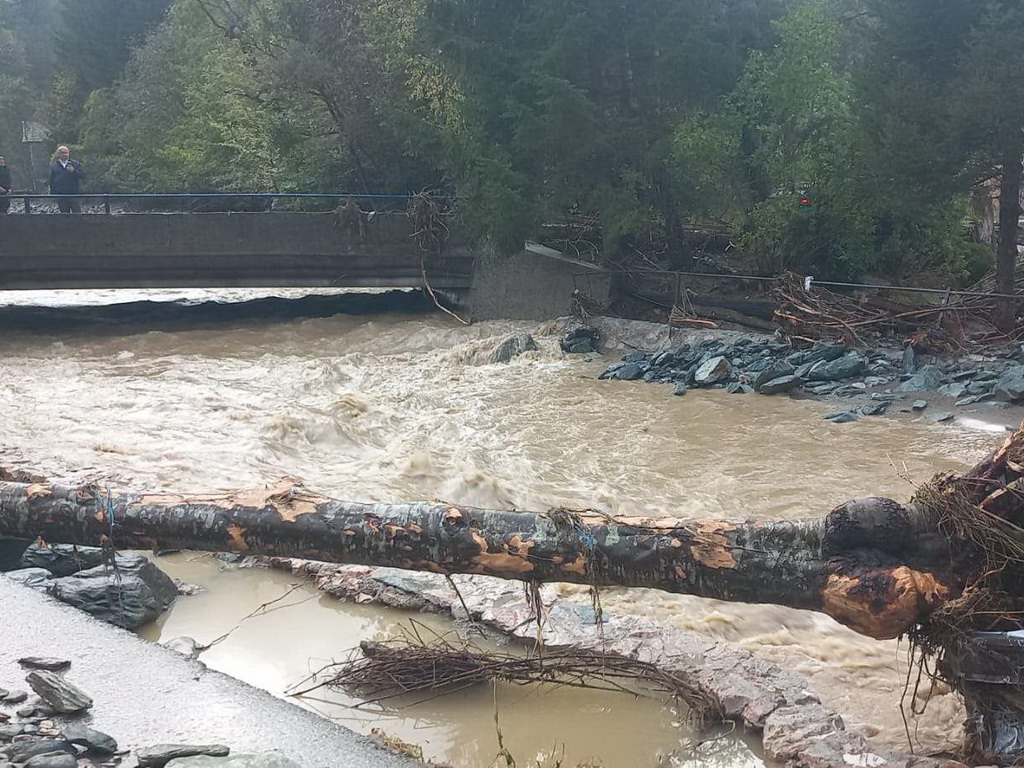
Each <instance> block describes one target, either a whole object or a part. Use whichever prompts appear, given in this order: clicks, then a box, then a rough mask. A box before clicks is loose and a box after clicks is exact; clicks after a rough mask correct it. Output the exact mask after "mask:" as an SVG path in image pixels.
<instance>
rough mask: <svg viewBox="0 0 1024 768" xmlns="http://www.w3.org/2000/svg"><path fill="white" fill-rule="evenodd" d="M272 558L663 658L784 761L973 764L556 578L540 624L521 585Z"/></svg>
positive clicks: (475, 618)
mask: <svg viewBox="0 0 1024 768" xmlns="http://www.w3.org/2000/svg"><path fill="white" fill-rule="evenodd" d="M267 562H269V564H270V565H271V566H272V567H276V568H281V569H285V570H288V571H290V572H293V573H296V574H299V575H302V576H304V577H306V578H310V579H314V580H315V581H316V583H317V585H318V586H319V588H320V589H321V590H322V591H324V592H326V593H327V594H330V595H332V596H334V597H337V598H340V599H345V600H355V601H357V602H359V603H363V604H366V603H374V604H378V605H387V606H392V607H400V608H403V609H407V610H421V611H430V612H442V613H450V614H451V615H452V616H453V617H454V618H455V619H456V620H457V622H459V623H460V626H461V628H462V630H463V632H464V634H466V636H467V637H469V638H472V637H473V636H474V631H473V630H476V629H483V630H484V631H487V632H492V633H497V634H498V635H499V636H502V637H510V638H513V639H515V640H518V641H521V642H523V643H526V644H530V645H533V644H535V643H536V642H537V639H538V637H539V636H542V637H543V641H544V647H545V648H546V649H548V650H550V651H557V650H582V651H587V650H594V651H599V652H602V653H611V654H620V655H622V656H625V657H627V658H631V659H635V660H638V661H641V662H648V663H651V664H655V665H657V667H658V668H659V669H660V670H662V671H664V672H666V673H669V674H672V675H673V676H675V677H676V678H677V679H679V680H683V681H685V682H686V684H687V685H688V686H689V687H690V688H691V689H692V690H695V691H700V692H701V695H702V696H704V697H706V699H707V700H708V701H709V702H710V703H711V705H712V708H713V709H714V710H716V711H718V712H719V713H720V714H721V716H722V717H723V718H725V719H726V720H729V721H732V722H735V723H737V724H739V725H741V726H742V727H743V728H744V729H745V730H748V731H751V732H753V733H757V734H760V735H761V740H762V744H763V747H764V753H765V756H766V757H767V758H768V759H770V760H773V761H778V762H779V763H782V764H786V765H801V766H815V767H816V768H849V766H851V765H853V766H857V765H860V766H883V765H891V766H908V767H909V766H913V767H914V768H963V766H962V764H961V763H958V762H956V761H953V760H946V759H933V758H926V757H910V756H906V755H899V754H896V753H893V752H891V751H889V750H885V749H883V748H879V747H877V746H875V745H872V744H871V743H870V741H869V740H868V739H866V738H865V737H864V736H862V735H861V734H859V733H856V732H854V731H850V730H847V728H846V726H845V724H844V723H843V719H842V717H841V716H840V715H839V714H837V713H836V712H834V711H832V710H831V709H829V708H828V707H827V706H825V705H824V704H823V703H822V701H821V700H820V699H819V698H818V697H817V696H815V695H814V694H813V693H811V692H810V691H809V690H808V686H807V682H806V680H804V679H803V678H802V677H801V676H800V675H798V674H796V673H794V672H791V671H787V670H784V669H782V668H780V667H778V666H776V665H775V664H772V663H770V662H768V661H765V660H764V659H760V658H758V657H756V656H754V655H753V654H751V653H750V652H748V651H746V650H743V649H741V648H739V647H738V646H735V645H732V644H730V643H722V642H716V641H715V640H712V639H709V638H706V637H702V636H700V635H697V634H695V633H692V632H685V631H681V630H678V629H675V628H670V627H666V626H664V625H661V624H658V623H657V622H654V621H651V620H648V619H644V618H639V617H636V616H626V615H619V614H615V613H609V612H607V611H602V612H598V611H596V610H594V609H593V608H592V607H591V606H584V605H580V604H579V603H573V602H570V601H568V600H563V599H559V597H558V595H557V592H556V588H555V587H554V586H552V585H547V586H543V587H541V597H542V600H543V603H544V606H545V607H544V615H543V618H542V619H541V620H540V622H538V618H537V615H536V611H535V608H534V606H533V605H532V604H531V602H530V598H529V597H528V596H527V595H525V594H524V591H523V589H522V586H521V585H519V584H515V583H510V582H499V581H496V580H494V579H489V578H486V577H480V576H471V575H468V576H467V575H458V576H454V577H452V580H451V581H449V580H447V579H445V577H443V576H439V575H437V574H429V573H410V572H405V571H397V570H394V569H390V568H367V567H363V566H339V565H331V564H326V563H314V562H310V561H305V560H294V559H289V558H270V559H269V561H267ZM697 757H699V752H698V754H697Z"/></svg>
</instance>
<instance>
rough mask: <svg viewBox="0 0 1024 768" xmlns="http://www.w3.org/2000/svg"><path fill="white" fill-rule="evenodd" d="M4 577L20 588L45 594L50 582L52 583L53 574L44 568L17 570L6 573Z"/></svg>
mask: <svg viewBox="0 0 1024 768" xmlns="http://www.w3.org/2000/svg"><path fill="white" fill-rule="evenodd" d="M4 576H6V577H7V578H8V579H10V580H11V581H16V582H18V583H19V584H21V585H22V586H25V587H28V588H29V589H35V590H38V591H40V592H45V591H46V590H47V589H48V588H49V586H50V582H52V581H53V574H52V573H50V572H49V571H48V570H46V569H45V568H19V569H18V570H16V571H8V572H7V573H5V574H4Z"/></svg>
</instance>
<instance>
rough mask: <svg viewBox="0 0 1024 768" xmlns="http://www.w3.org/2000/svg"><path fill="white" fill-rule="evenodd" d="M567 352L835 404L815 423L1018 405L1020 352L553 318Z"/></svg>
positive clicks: (660, 375) (991, 415) (684, 385)
mask: <svg viewBox="0 0 1024 768" xmlns="http://www.w3.org/2000/svg"><path fill="white" fill-rule="evenodd" d="M562 329H563V330H562V338H561V347H562V349H563V351H565V352H566V353H567V354H593V353H595V352H603V353H605V354H617V355H621V359H620V360H619V361H618V362H615V363H612V364H611V365H609V366H608V367H607V368H606V369H605V371H604V372H603V373H602V374H601V376H600V378H601V379H604V380H612V381H642V382H647V383H653V384H663V385H671V390H669V391H670V392H671V394H672V395H673V396H676V397H679V396H683V395H685V394H686V393H687V392H688V391H690V390H692V389H719V390H724V391H726V392H729V393H733V394H741V395H753V394H758V395H765V396H777V395H790V396H793V397H814V398H820V399H828V400H835V401H836V409H835V410H834V411H833V412H831V413H829V414H827V415H825V417H824V418H826V419H828V420H830V421H833V422H836V423H845V422H854V421H858V420H860V419H861V418H863V417H866V416H881V415H885V414H901V413H902V414H919V415H921V416H923V417H924V418H927V419H930V420H932V421H935V422H943V423H949V422H953V421H955V420H957V419H961V418H963V417H965V416H968V415H970V416H972V417H973V418H975V419H977V420H979V421H982V422H986V423H991V424H1003V425H1006V426H1011V425H1013V424H1015V423H1019V421H1020V412H1021V411H1020V409H1019V408H1015V406H1017V405H1019V404H1020V403H1022V402H1024V348H1022V347H1021V346H1019V345H1014V346H1006V347H1003V348H999V349H993V350H991V351H990V352H988V353H986V354H965V355H960V356H956V355H935V354H929V353H926V352H924V351H922V350H919V349H915V348H914V346H912V345H907V346H906V347H904V348H902V349H897V348H884V347H879V348H871V349H851V348H849V347H845V346H843V345H841V344H836V343H833V342H819V343H816V344H813V345H808V346H806V347H803V348H795V347H794V346H793V345H791V344H790V343H788V342H785V341H781V340H779V339H777V338H775V337H773V336H769V335H758V334H752V333H740V332H730V331H696V330H679V329H670V328H667V327H666V326H664V325H655V324H651V323H642V322H638V321H628V320H619V319H615V318H595V319H594V321H593V322H591V323H590V324H586V325H584V324H580V323H577V322H574V321H571V320H567V321H562Z"/></svg>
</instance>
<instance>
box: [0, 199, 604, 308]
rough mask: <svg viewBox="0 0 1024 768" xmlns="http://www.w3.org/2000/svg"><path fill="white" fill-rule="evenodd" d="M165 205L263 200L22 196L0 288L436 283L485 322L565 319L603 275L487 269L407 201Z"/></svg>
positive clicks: (551, 257) (558, 266)
mask: <svg viewBox="0 0 1024 768" xmlns="http://www.w3.org/2000/svg"><path fill="white" fill-rule="evenodd" d="M135 197H143V196H135ZM151 197H158V196H155V195H154V196H151ZM159 197H163V198H171V197H179V198H182V199H185V198H187V206H186V207H187V208H189V209H192V208H196V207H213V206H211V200H210V199H209V198H222V199H221V200H220V202H221V207H224V206H225V203H226V201H227V200H231V199H235V198H243V199H245V198H248V199H249V202H250V203H251V202H255V201H256V199H262V201H261V202H262V203H265V204H261V206H253V205H248V206H247V207H249V208H250V210H249V211H243V212H235V211H232V212H181V211H180V209H179V211H177V212H160V213H152V212H150V213H129V212H124V213H118V212H115V210H116V207H117V206H112V205H111V198H110V197H108V196H83V201H84V202H87V203H88V202H91V203H92V208H91V210H92V211H93V212H92V213H83V214H79V215H76V214H57V213H52V214H50V213H43V212H42V211H43V210H45V206H46V205H47V204H49V205H50V206H51V207H53V202H54V199H53V198H46V197H45V196H17V197H15V198H14V200H13V202H15V203H16V205H15V206H14V207H13V210H12V212H11V213H9V214H8V215H6V216H2V215H0V291H4V290H29V289H35V290H57V289H90V288H136V289H137V288H236V287H250V288H251V287H267V288H271V287H272V288H313V287H317V288H323V287H338V288H422V287H424V286H425V285H426V284H429V286H430V288H431V289H432V290H434V291H436V292H438V293H441V294H443V295H444V296H446V297H447V298H448V299H449V300H450V301H453V302H455V303H456V304H458V305H460V306H461V307H462V308H463V309H465V310H466V311H468V312H469V313H470V314H472V315H473V316H474V317H476V318H478V319H480V318H487V317H508V318H530V319H534V318H542V317H552V316H556V315H559V314H564V313H565V312H566V310H567V309H568V304H569V298H570V296H571V294H572V291H573V289H574V287H576V285H577V283H579V282H580V279H581V278H580V276H579V273H580V272H581V270H582V271H583V272H593V271H594V268H593V267H592V266H590V265H585V264H580V263H579V262H573V261H572V260H569V259H565V258H563V257H561V255H560V254H558V253H557V252H555V251H551V250H550V249H546V248H543V247H542V246H530V247H528V248H526V249H524V252H523V253H522V254H520V255H519V256H518V257H513V258H511V259H507V260H504V261H501V262H495V261H493V260H487V261H485V260H480V261H479V262H478V260H477V259H476V258H475V254H474V252H473V249H472V247H471V245H470V243H469V242H468V240H467V239H466V238H464V237H462V236H461V235H460V234H459V232H458V231H457V230H454V231H449V230H448V229H447V227H445V226H441V227H434V228H432V230H431V231H432V232H433V233H436V234H438V235H440V236H441V237H439V238H433V237H430V236H429V235H428V236H424V232H422V231H418V230H417V229H416V228H417V227H421V228H422V224H421V223H417V222H416V221H415V220H414V219H415V217H410V216H409V215H407V214H406V212H405V210H404V207H405V205H406V204H407V203H408V199H407V198H403V199H402V201H401V203H402V206H401V207H402V208H403V210H390V211H389V210H382V211H375V212H372V213H371V212H367V211H359V210H358V208H356V207H355V206H354V205H352V206H350V208H349V210H348V211H346V210H343V209H344V206H342V207H340V208H338V209H336V210H334V211H330V212H321V213H299V212H290V211H280V210H271V207H270V205H269V203H270V200H271V199H273V198H281V197H325V196H314V195H292V196H287V195H273V196H265V195H231V196H228V195H208V196H207V195H178V196H170V195H168V196H159ZM337 197H340V196H337ZM120 200H121V198H115V202H117V201H120ZM197 200H198V201H199V203H201V205H197V204H196V201H197ZM213 202H215V201H213ZM253 207H264V208H266V210H257V211H252V210H251V208H253ZM380 207H386V206H383V205H382V206H380ZM392 207H394V201H392ZM26 209H27V210H28V211H29V212H28V213H26V212H25V211H26ZM87 210H88V209H87ZM586 282H587V286H586V290H587V291H588V292H590V293H595V292H597V293H601V292H602V291H604V292H606V290H607V286H606V281H605V283H602V282H601V281H600V280H599V281H598V283H599V285H594V284H592V281H589V280H588V281H586Z"/></svg>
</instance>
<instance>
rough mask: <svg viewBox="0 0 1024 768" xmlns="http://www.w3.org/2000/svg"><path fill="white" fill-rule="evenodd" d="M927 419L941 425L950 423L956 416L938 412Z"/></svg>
mask: <svg viewBox="0 0 1024 768" xmlns="http://www.w3.org/2000/svg"><path fill="white" fill-rule="evenodd" d="M928 418H929V419H931V420H932V421H937V422H940V423H941V422H945V421H952V420H953V419H955V418H956V414H953V413H949V412H948V411H940V412H939V413H931V414H929V415H928Z"/></svg>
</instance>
